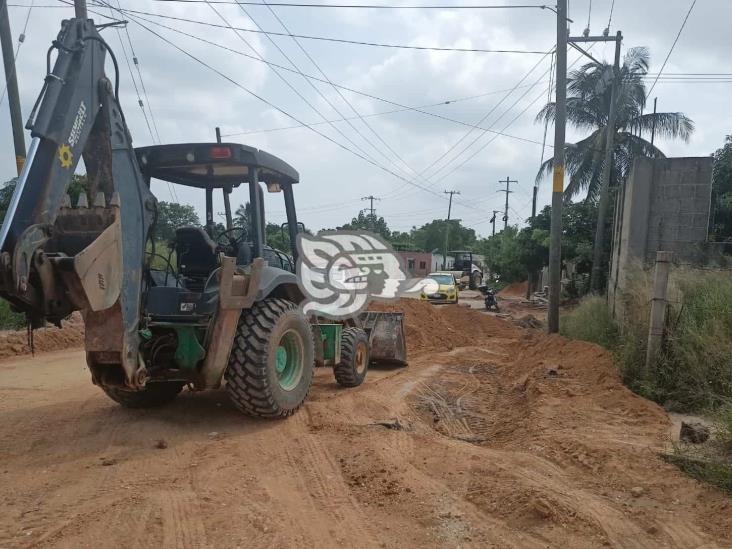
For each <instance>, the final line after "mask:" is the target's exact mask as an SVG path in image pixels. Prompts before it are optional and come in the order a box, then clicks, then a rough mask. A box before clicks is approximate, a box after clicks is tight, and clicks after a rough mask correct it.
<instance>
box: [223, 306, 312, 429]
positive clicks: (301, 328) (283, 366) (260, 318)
mask: <svg viewBox="0 0 732 549" xmlns="http://www.w3.org/2000/svg"><path fill="white" fill-rule="evenodd" d="M313 366H314V350H313V334H312V331H311V330H310V324H309V323H308V321H307V318H305V315H303V314H302V312H301V311H300V310H299V309H298V308H297V305H295V304H294V303H292V302H291V301H287V300H285V299H278V298H268V299H264V300H262V301H259V302H257V303H255V304H254V305H253V306H252V307H251V308H250V309H247V310H244V311H242V313H241V317H240V318H239V325H238V327H237V332H236V336H235V337H234V343H233V345H232V348H231V355H230V357H229V366H228V368H227V369H226V390H227V392H228V393H229V397H230V398H231V400H232V402H233V403H234V406H236V407H237V408H238V409H239V410H241V411H242V412H244V413H245V414H248V415H251V416H255V417H267V418H281V417H287V416H289V415H292V414H293V413H295V411H296V410H297V409H298V408H299V407H300V406H301V405H302V403H303V402H304V401H305V398H306V397H307V395H308V391H309V390H310V384H311V383H312V381H313V369H314V368H313Z"/></svg>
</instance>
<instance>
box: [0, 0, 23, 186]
mask: <svg viewBox="0 0 732 549" xmlns="http://www.w3.org/2000/svg"><path fill="white" fill-rule="evenodd" d="M24 38H25V37H24V36H22V35H21V36H20V37H19V40H20V41H21V42H22V41H23V39H24ZM0 47H2V50H3V66H4V67H5V82H6V84H7V88H8V105H9V107H10V125H11V126H12V129H13V146H14V147H15V166H16V169H17V171H18V175H20V172H21V171H23V165H24V164H25V136H24V134H23V117H22V115H21V113H20V94H19V93H18V78H17V75H16V72H15V54H14V52H13V39H12V37H11V35H10V18H9V17H8V2H7V0H0Z"/></svg>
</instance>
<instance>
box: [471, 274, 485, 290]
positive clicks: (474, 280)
mask: <svg viewBox="0 0 732 549" xmlns="http://www.w3.org/2000/svg"><path fill="white" fill-rule="evenodd" d="M481 282H483V277H482V276H481V275H480V273H479V272H477V271H475V272H473V273H472V274H471V275H470V284H469V287H470V289H471V290H477V289H478V286H480V283H481Z"/></svg>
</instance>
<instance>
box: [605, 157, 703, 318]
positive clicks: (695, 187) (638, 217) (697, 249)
mask: <svg viewBox="0 0 732 549" xmlns="http://www.w3.org/2000/svg"><path fill="white" fill-rule="evenodd" d="M712 163H713V161H712V158H711V157H687V158H658V159H651V158H638V159H636V160H635V161H634V163H633V167H632V168H631V173H630V176H629V177H628V180H627V181H626V184H625V187H624V188H623V189H621V190H620V193H619V195H618V200H617V203H616V208H617V212H616V216H615V227H614V231H613V243H612V257H611V263H610V278H609V280H608V296H609V300H610V303H611V307H612V308H613V310H615V309H616V308H617V303H618V299H617V297H618V295H619V294H620V293H622V291H623V288H624V287H625V284H626V282H627V278H628V277H627V274H628V272H629V271H630V270H631V268H632V266H633V265H639V264H640V265H646V266H647V265H650V264H651V263H652V262H653V261H654V258H655V257H656V252H657V251H659V250H663V251H670V252H674V258H675V260H677V261H681V262H685V263H699V262H703V261H705V260H706V258H707V256H708V253H709V250H708V248H709V246H708V245H707V234H708V227H709V213H710V208H711V196H712Z"/></svg>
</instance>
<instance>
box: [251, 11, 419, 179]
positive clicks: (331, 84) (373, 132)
mask: <svg viewBox="0 0 732 549" xmlns="http://www.w3.org/2000/svg"><path fill="white" fill-rule="evenodd" d="M262 1H263V2H264V3H265V4H266V0H262ZM239 8H240V9H241V10H242V11H244V13H246V14H247V16H248V17H249V18H250V19H251V16H250V15H249V14H248V13H247V12H246V11H245V10H244V7H243V6H239ZM268 8H269V11H270V12H271V13H272V15H273V16H274V17H275V19H277V22H278V23H279V24H280V25H282V28H283V29H284V30H285V32H287V34H288V35H289V36H290V37H291V38H292V40H293V41H294V42H295V44H296V45H297V47H298V48H299V49H300V51H302V52H303V53H304V54H305V57H307V58H308V60H309V61H310V62H311V63H312V64H313V66H314V67H315V68H316V69H317V70H318V72H319V73H320V74H321V75H322V76H323V78H325V80H327V81H328V84H330V86H331V87H332V88H333V89H334V90H335V92H336V93H337V94H338V96H339V97H340V98H341V100H343V102H344V103H345V104H346V105H348V107H349V108H350V109H351V111H353V114H355V115H356V116H357V117H358V118H359V119H360V120H361V123H362V124H363V125H364V126H366V128H367V129H368V130H370V131H371V133H372V134H374V136H376V138H377V139H378V140H379V141H380V142H381V143H382V144H383V145H384V146H385V147H386V148H387V149H388V150H389V151H390V152H391V153H392V154H393V155H394V156H395V157H396V158H397V159H398V160H399V161H400V162H401V163H402V164H404V165H405V166H406V167H407V169H408V170H409V171H411V172H413V173H415V174H416V172H415V171H414V170H413V169H412V168H411V166H409V164H407V162H406V161H405V160H404V159H403V158H402V157H401V156H400V155H399V154H398V153H397V152H396V151H395V150H394V149H393V148H392V147H391V145H389V144H388V143H387V142H386V141H385V140H384V138H382V137H381V135H379V133H378V132H376V131H375V130H374V128H373V127H372V126H371V124H369V123H368V122H367V121H366V120H365V119H364V118H363V116H361V113H360V112H358V111H357V110H356V108H355V107H354V106H353V104H352V103H351V102H350V101H349V100H348V98H346V97H345V96H344V95H343V93H342V92H341V90H339V89H338V87H336V86H335V85H333V82H332V81H331V79H330V78H328V75H326V74H325V71H323V69H322V68H321V67H320V65H319V64H318V63H317V62H316V61H315V59H313V57H312V56H311V55H310V53H309V52H308V51H307V50H306V49H305V48H304V47H303V45H302V44H300V42H299V41H298V39H297V38H295V37H294V36H293V35H292V33H291V32H290V29H289V28H287V25H285V23H284V21H282V19H281V18H280V17H279V16H278V15H277V13H276V12H275V11H274V9H272V8H271V7H269V6H268ZM252 21H254V20H253V19H252ZM255 24H256V22H255ZM257 26H259V25H257ZM268 38H269V39H270V40H271V41H272V42H274V41H273V40H272V38H271V37H268ZM308 83H309V84H310V85H311V86H313V87H314V88H315V89H316V90H317V91H318V93H320V94H321V95H322V96H323V97H324V98H325V95H324V94H322V92H321V91H320V89H319V88H317V87H316V86H315V85H314V84H313V83H312V82H311V81H310V80H308ZM329 104H330V102H329ZM334 110H335V111H336V112H337V113H338V116H340V117H341V118H344V116H343V115H342V114H341V112H340V111H339V110H338V109H335V107H334ZM346 122H347V123H348V125H349V126H351V127H352V128H353V130H354V131H355V132H356V133H357V134H358V135H359V136H360V137H361V139H363V140H364V141H366V142H367V143H368V144H369V145H371V146H372V147H373V148H374V150H376V151H377V152H378V153H379V154H381V155H382V156H383V157H384V158H385V159H386V161H387V162H389V163H393V161H392V160H391V159H390V158H388V156H387V155H386V154H384V153H383V152H382V151H381V150H380V149H378V148H377V147H376V146H375V145H374V144H373V143H372V142H371V141H370V140H368V139H366V136H364V135H363V134H362V133H361V132H360V131H358V130H357V129H356V127H355V126H354V125H353V124H352V123H351V122H350V120H347V121H346ZM393 165H394V166H395V167H397V165H396V163H393ZM397 169H401V168H400V167H398V168H397ZM417 176H418V177H419V175H418V174H417Z"/></svg>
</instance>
